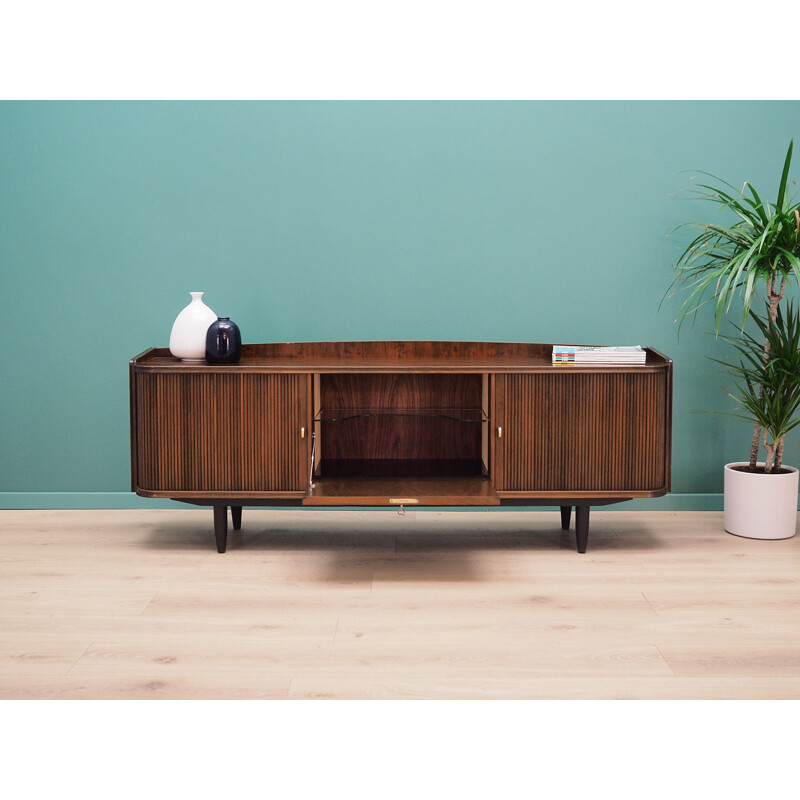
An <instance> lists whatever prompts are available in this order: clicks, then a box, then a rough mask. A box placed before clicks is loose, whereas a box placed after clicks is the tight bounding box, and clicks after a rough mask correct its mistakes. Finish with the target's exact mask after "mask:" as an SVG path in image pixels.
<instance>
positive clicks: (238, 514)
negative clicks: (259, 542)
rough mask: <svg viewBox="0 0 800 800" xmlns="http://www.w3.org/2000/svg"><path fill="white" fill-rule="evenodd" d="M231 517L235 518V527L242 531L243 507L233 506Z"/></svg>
mask: <svg viewBox="0 0 800 800" xmlns="http://www.w3.org/2000/svg"><path fill="white" fill-rule="evenodd" d="M231 519H232V520H233V529H234V530H235V531H240V530H241V529H242V507H241V506H231Z"/></svg>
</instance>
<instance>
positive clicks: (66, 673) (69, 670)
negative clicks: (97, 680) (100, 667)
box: [64, 642, 94, 675]
mask: <svg viewBox="0 0 800 800" xmlns="http://www.w3.org/2000/svg"><path fill="white" fill-rule="evenodd" d="M92 647H94V642H89V644H87V645H86V647H85V648H84V651H83V652H82V653H81V654H80V655H79V656H78V657H77V658H76V659H75V661H73V662H72V664H71V665H70V668H69V669H68V670H67V671H66V672H65V673H64V675H69V674H70V672H72V670H73V668H74V667H75V665H76V664H77V663H78V662H79V661H80V660H81V659H82V658H83V657H84V656H85V655H86V654H87V653H88V652H89V650H91V649H92Z"/></svg>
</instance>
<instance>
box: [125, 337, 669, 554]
mask: <svg viewBox="0 0 800 800" xmlns="http://www.w3.org/2000/svg"><path fill="white" fill-rule="evenodd" d="M551 354H552V345H549V344H525V343H492V342H421V341H420V342H418V341H406V342H306V343H292V344H250V345H244V346H243V347H242V358H241V361H240V362H239V363H238V364H235V365H209V364H206V363H205V362H202V361H200V362H189V361H180V360H178V359H176V358H174V357H172V356H171V355H170V352H169V350H168V349H166V348H151V349H149V350H146V351H145V352H144V353H142V354H141V355H138V356H136V358H134V359H133V360H132V361H131V362H130V399H131V475H132V490H133V491H134V492H136V493H137V494H139V495H141V496H143V497H163V498H172V499H173V500H179V501H183V502H186V503H193V504H196V505H204V506H212V507H213V509H214V531H215V537H216V544H217V550H218V551H219V552H220V553H224V552H225V548H226V545H227V535H228V508H230V509H231V518H232V523H233V527H234V528H235V529H239V528H240V527H241V519H242V507H243V506H258V505H261V506H281V505H289V506H316V507H336V506H395V507H398V508H399V507H401V506H411V507H415V508H417V507H422V506H439V507H442V506H445V507H446V506H454V507H455V506H461V507H463V506H498V505H518V506H558V507H560V509H561V524H562V527H563V528H564V529H567V528H568V527H569V525H570V519H571V515H572V509H573V508H574V509H575V528H576V539H577V549H578V552H580V553H584V552H585V551H586V544H587V539H588V532H589V509H590V507H591V506H600V505H607V504H609V503H617V502H621V501H623V500H629V499H632V498H635V497H658V496H661V495H663V494H666V492H668V491H669V488H670V460H671V429H672V361H671V360H670V359H669V358H666V357H665V356H663V355H662V354H661V353H659V352H657V351H655V350H653V349H650V348H647V360H646V363H645V364H641V365H620V366H617V365H613V366H598V365H592V366H584V365H580V366H576V365H571V364H569V365H567V364H563V365H562V364H558V365H554V364H553V363H552V360H551Z"/></svg>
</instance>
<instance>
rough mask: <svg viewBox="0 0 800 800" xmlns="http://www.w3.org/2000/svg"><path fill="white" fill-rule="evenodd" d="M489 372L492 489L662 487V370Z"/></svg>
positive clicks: (665, 450) (665, 472)
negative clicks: (492, 393)
mask: <svg viewBox="0 0 800 800" xmlns="http://www.w3.org/2000/svg"><path fill="white" fill-rule="evenodd" d="M569 369H570V368H569V367H565V368H564V370H563V371H560V370H553V371H550V372H547V373H544V372H542V373H530V374H505V375H502V374H501V375H496V376H495V384H494V385H495V399H494V409H495V411H494V418H495V419H494V428H495V430H494V434H495V437H496V439H495V464H494V468H493V476H494V483H495V488H496V489H497V490H498V491H503V492H520V493H539V492H543V493H547V492H560V493H563V494H564V495H565V496H566V495H570V494H572V493H578V492H592V493H595V492H597V493H609V494H613V493H625V494H635V493H636V492H653V491H658V490H664V489H667V488H668V486H669V449H670V446H669V427H670V426H669V418H670V413H671V412H670V408H669V388H670V387H669V386H668V380H669V375H668V373H667V372H666V371H646V372H645V371H640V372H636V371H613V370H604V371H597V372H588V371H587V372H578V371H576V372H570V371H569Z"/></svg>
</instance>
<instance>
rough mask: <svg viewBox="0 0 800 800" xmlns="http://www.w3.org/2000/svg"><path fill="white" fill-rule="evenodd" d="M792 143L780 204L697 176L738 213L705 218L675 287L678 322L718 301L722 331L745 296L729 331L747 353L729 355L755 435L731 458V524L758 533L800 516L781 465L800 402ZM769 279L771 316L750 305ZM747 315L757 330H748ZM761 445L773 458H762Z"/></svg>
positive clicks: (798, 205) (778, 531)
mask: <svg viewBox="0 0 800 800" xmlns="http://www.w3.org/2000/svg"><path fill="white" fill-rule="evenodd" d="M792 148H793V142H790V143H789V148H788V150H787V152H786V158H785V159H784V163H783V171H782V173H781V179H780V183H779V185H778V194H777V198H776V200H775V202H774V203H772V202H769V201H768V200H762V198H761V196H760V195H759V193H758V192H757V191H756V189H755V188H754V187H753V186H752V185H751V184H750V183H745V184H744V186H743V187H742V190H741V191H739V190H737V189H736V188H735V187H734V186H732V185H731V184H729V183H727V182H726V181H721V180H720V179H719V178H717V177H716V176H714V175H709V173H701V174H703V175H706V176H708V177H710V178H711V179H712V180H713V181H714V182H715V183H699V184H698V187H699V191H698V194H699V196H700V198H701V199H703V200H705V201H707V202H711V203H714V204H716V205H718V206H721V207H722V208H723V210H725V211H728V212H730V213H731V214H732V221H731V223H730V224H728V225H725V224H718V223H707V224H701V225H700V226H699V227H700V232H699V233H698V234H697V236H695V238H694V239H693V240H692V241H691V242H690V243H689V245H688V246H687V247H686V249H685V250H684V251H683V253H682V254H681V256H680V258H679V259H678V262H677V264H676V266H675V269H676V270H677V273H676V276H675V279H674V281H673V284H672V287H671V288H672V289H675V288H681V289H685V290H686V291H687V292H688V295H687V297H686V298H685V300H684V301H683V304H682V305H681V307H680V309H679V312H678V321H679V323H680V324H682V323H683V322H684V321H685V320H686V318H687V317H689V316H691V317H694V316H695V315H696V313H697V311H698V310H699V309H700V308H701V307H702V306H704V305H706V304H708V303H713V309H714V321H715V333H716V334H717V335H719V332H720V326H721V323H722V321H723V319H724V318H726V317H727V316H728V313H729V312H730V310H731V306H732V304H733V301H734V299H735V298H736V297H740V298H741V301H742V307H743V314H742V320H741V323H740V324H738V325H736V328H737V335H736V336H735V337H734V336H724V337H723V338H724V339H725V340H726V341H728V342H729V343H730V344H731V345H733V347H734V350H735V351H736V352H737V353H738V356H739V360H738V361H737V362H722V363H724V364H725V366H726V368H727V369H728V370H729V371H730V372H731V373H732V374H733V376H734V378H735V379H736V389H737V391H738V397H736V396H735V395H731V396H733V397H734V399H736V400H737V403H738V413H739V414H744V415H746V416H747V418H748V419H750V420H751V421H752V422H753V438H752V442H751V447H750V458H749V461H747V462H736V463H732V464H726V465H725V472H724V474H725V530H727V531H728V532H730V533H734V534H736V535H739V536H747V537H750V538H758V539H784V538H788V537H789V536H793V535H794V533H795V526H796V517H797V514H796V510H797V491H798V471H797V469H795V468H794V467H789V466H786V465H784V464H783V447H784V441H785V438H786V434H787V433H788V432H789V431H790V430H791V429H792V428H793V427H795V426H796V425H797V424H798V422H797V418H796V412H797V410H798V406H799V405H800V359H799V358H798V355H797V346H798V342H797V335H798V333H799V332H800V331H799V329H800V323H798V315H797V313H796V312H795V311H794V309H793V308H792V307H791V304H788V300H787V304H788V305H789V309H788V311H787V312H786V313H784V312H783V310H782V308H781V304H782V301H783V300H784V297H785V293H786V290H787V288H788V287H789V286H791V285H792V284H795V283H796V284H800V202H797V201H795V200H794V199H791V200H790V199H789V198H788V188H789V169H790V166H791V162H792ZM687 224H688V225H693V226H695V225H696V223H687ZM681 227H685V226H681ZM761 287H763V289H764V290H765V310H766V313H765V316H764V317H763V318H762V317H760V316H759V315H758V314H756V313H755V312H754V311H753V309H752V306H753V301H754V300H755V299H756V298H757V296H758V293H759V292H758V290H759V288H761ZM668 293H669V292H668ZM748 319H750V320H752V322H753V323H754V324H755V326H756V329H757V335H756V336H754V335H752V334H750V333H747V332H746V331H745V325H746V323H747V321H748ZM792 348H794V349H792ZM729 394H730V393H729ZM762 445H763V446H764V449H765V451H766V458H765V460H764V461H763V462H760V461H759V460H758V456H759V451H760V449H761V446H762Z"/></svg>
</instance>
